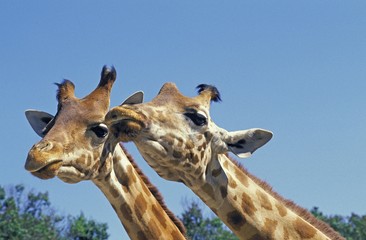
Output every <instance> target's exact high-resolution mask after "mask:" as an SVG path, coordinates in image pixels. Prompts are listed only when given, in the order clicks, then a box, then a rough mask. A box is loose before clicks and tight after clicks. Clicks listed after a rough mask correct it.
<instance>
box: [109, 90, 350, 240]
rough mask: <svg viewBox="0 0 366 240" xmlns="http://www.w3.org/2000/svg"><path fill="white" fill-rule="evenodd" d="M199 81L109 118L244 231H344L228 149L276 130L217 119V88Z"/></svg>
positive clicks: (320, 234) (307, 234) (164, 173)
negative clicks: (226, 124)
mask: <svg viewBox="0 0 366 240" xmlns="http://www.w3.org/2000/svg"><path fill="white" fill-rule="evenodd" d="M197 88H198V92H199V95H198V96H196V97H192V98H190V97H186V96H184V95H183V94H182V93H181V92H180V91H179V90H178V88H177V87H176V86H175V84H173V83H166V84H164V86H163V87H162V88H161V90H160V91H159V93H158V95H157V96H156V97H155V98H154V99H153V100H152V101H150V102H145V103H141V104H135V105H128V104H127V105H122V106H118V107H114V108H112V109H111V110H110V111H109V112H108V114H107V115H106V118H105V119H106V124H107V125H108V127H109V128H110V129H111V131H113V132H114V134H115V135H116V138H118V139H119V140H121V141H133V142H134V143H135V145H136V146H137V148H138V150H139V152H140V153H141V155H142V156H143V157H144V159H145V160H146V162H147V163H148V164H149V165H150V166H151V167H152V168H153V169H154V170H155V171H156V172H157V174H158V175H160V176H161V177H163V178H165V179H167V180H171V181H177V182H183V183H184V184H185V185H186V186H187V187H189V188H190V189H191V190H192V191H193V192H194V193H195V194H196V195H198V196H199V197H200V198H201V199H202V200H203V201H204V202H205V203H206V204H207V205H208V206H209V207H210V208H211V209H212V210H213V211H214V212H215V213H216V214H217V215H218V217H219V218H220V219H221V220H222V221H223V222H224V223H225V224H226V225H227V226H228V227H229V228H230V229H231V230H232V231H233V232H234V233H235V234H236V235H237V236H238V237H239V238H240V239H248V240H249V239H251V240H254V239H310V240H315V239H343V238H342V237H341V236H340V235H339V234H338V233H336V232H335V231H334V230H333V229H331V228H330V227H329V226H328V225H327V224H325V223H323V222H321V221H319V220H317V219H316V218H315V217H314V216H312V215H311V214H310V213H309V212H307V211H306V210H305V209H302V208H300V207H298V206H297V205H296V204H294V203H292V202H291V201H288V200H285V199H284V198H282V197H281V196H280V195H278V194H277V193H275V192H274V191H272V189H271V187H270V186H269V185H268V184H266V183H264V182H262V181H261V180H259V179H258V178H256V177H254V176H253V175H251V174H250V173H249V172H247V171H246V170H245V169H244V168H242V167H241V166H239V165H238V164H237V163H236V162H235V161H234V160H232V159H231V158H230V157H228V155H227V152H229V151H231V152H233V153H234V154H236V155H238V156H239V157H248V156H250V155H251V154H252V153H253V152H254V151H256V150H257V149H258V148H260V147H261V146H263V145H264V144H266V143H267V142H268V141H269V140H270V139H271V138H272V133H271V132H270V131H267V130H264V129H258V128H255V129H249V130H242V131H236V132H228V131H227V130H225V129H222V128H220V127H218V126H217V125H216V124H215V123H214V122H213V121H212V119H211V117H210V114H209V109H210V104H211V102H212V101H214V102H217V101H220V99H221V97H220V93H219V91H218V90H217V88H216V87H214V86H210V85H206V84H201V85H199V86H198V87H197Z"/></svg>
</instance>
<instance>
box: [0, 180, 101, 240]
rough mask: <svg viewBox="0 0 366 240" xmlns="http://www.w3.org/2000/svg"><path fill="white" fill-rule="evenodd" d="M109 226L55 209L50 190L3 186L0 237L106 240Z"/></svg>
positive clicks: (1, 188)
mask: <svg viewBox="0 0 366 240" xmlns="http://www.w3.org/2000/svg"><path fill="white" fill-rule="evenodd" d="M107 229H108V226H107V224H105V223H98V222H96V221H94V220H90V219H87V218H86V217H85V216H84V214H83V213H80V214H79V215H78V216H70V215H69V216H63V215H61V214H59V213H58V212H57V211H56V210H54V209H53V207H52V206H51V203H50V201H49V198H48V193H47V192H45V193H40V192H33V191H28V192H26V191H25V188H24V186H23V185H16V186H14V187H10V188H8V189H7V190H6V189H5V188H4V187H2V186H0V239H12V240H13V239H14V240H23V239H40V240H48V239H50V240H51V239H52V240H55V239H57V240H66V239H73V240H97V239H98V240H104V239H108V233H107Z"/></svg>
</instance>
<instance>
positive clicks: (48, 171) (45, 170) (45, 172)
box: [26, 160, 62, 180]
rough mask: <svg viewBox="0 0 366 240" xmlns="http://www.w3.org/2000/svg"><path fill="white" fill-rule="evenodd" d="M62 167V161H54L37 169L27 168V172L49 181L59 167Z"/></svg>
mask: <svg viewBox="0 0 366 240" xmlns="http://www.w3.org/2000/svg"><path fill="white" fill-rule="evenodd" d="M61 166H62V160H54V161H52V162H50V163H48V164H47V165H45V166H42V167H40V168H38V169H34V170H32V169H29V168H27V167H26V168H27V170H28V171H30V173H31V174H32V175H34V176H36V177H38V178H40V179H44V180H46V179H51V178H54V177H55V176H56V175H57V173H58V170H59V169H60V167H61Z"/></svg>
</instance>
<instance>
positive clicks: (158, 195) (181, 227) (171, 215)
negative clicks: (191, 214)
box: [120, 143, 186, 235]
mask: <svg viewBox="0 0 366 240" xmlns="http://www.w3.org/2000/svg"><path fill="white" fill-rule="evenodd" d="M120 146H121V148H122V150H123V151H124V153H125V154H126V156H127V159H128V160H129V161H130V162H131V164H132V166H133V168H134V169H135V170H136V172H137V174H138V175H139V176H140V177H141V179H142V181H143V182H144V183H145V184H146V186H147V187H148V189H149V190H150V192H151V193H152V195H153V196H154V197H155V198H156V200H157V201H158V202H159V204H160V205H161V207H162V208H163V210H164V211H165V212H166V213H167V215H168V216H169V218H170V219H171V220H172V221H173V223H174V224H175V225H176V226H177V228H178V229H179V231H180V232H181V233H182V234H183V235H186V228H185V227H184V225H183V223H182V222H181V221H180V220H179V218H177V217H176V216H175V214H174V213H173V212H172V211H170V209H169V208H168V207H167V206H166V204H165V201H164V198H163V196H162V195H161V193H160V192H159V190H158V188H157V187H156V186H155V185H153V184H152V183H151V182H150V180H149V178H148V177H147V176H146V175H145V174H144V173H143V172H142V170H141V169H140V167H139V166H138V165H137V164H136V162H135V160H134V159H133V157H132V156H131V155H130V154H129V153H128V151H127V149H126V148H125V147H124V146H123V144H122V143H120Z"/></svg>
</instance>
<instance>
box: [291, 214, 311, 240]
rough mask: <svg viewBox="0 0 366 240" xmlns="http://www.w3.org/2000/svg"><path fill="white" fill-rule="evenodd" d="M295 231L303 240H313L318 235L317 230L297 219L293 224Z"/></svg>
mask: <svg viewBox="0 0 366 240" xmlns="http://www.w3.org/2000/svg"><path fill="white" fill-rule="evenodd" d="M293 226H294V228H295V231H296V232H297V233H298V234H299V235H300V237H301V239H305V238H312V237H314V236H315V234H316V229H315V228H314V227H313V226H311V225H310V224H309V223H307V222H305V221H304V220H302V219H300V218H297V219H296V221H295V222H294V223H293Z"/></svg>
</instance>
